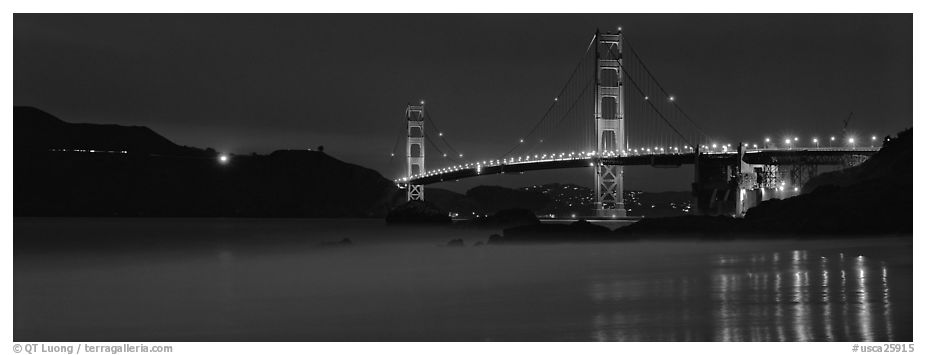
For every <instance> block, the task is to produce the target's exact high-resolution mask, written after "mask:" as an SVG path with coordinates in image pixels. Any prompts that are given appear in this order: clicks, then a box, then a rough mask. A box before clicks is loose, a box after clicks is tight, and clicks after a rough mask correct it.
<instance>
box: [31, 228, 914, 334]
mask: <svg viewBox="0 0 926 355" xmlns="http://www.w3.org/2000/svg"><path fill="white" fill-rule="evenodd" d="M496 232H497V231H492V230H485V229H467V228H451V227H386V226H385V225H384V223H383V222H382V221H381V220H305V219H292V220H282V219H281V220H257V219H162V218H157V219H156V218H151V219H81V218H60V219H59V218H15V219H14V236H15V238H16V242H15V245H14V247H15V253H14V322H13V325H14V340H15V341H17V342H21V341H74V340H81V341H178V340H193V341H195V340H201V341H207V340H244V341H274V340H291V341H340V340H347V341H361V340H434V341H441V340H462V341H470V340H473V341H476V340H497V341H507V340H560V341H569V340H577V341H729V340H732V341H912V329H913V320H912V310H913V301H912V294H913V291H912V282H913V277H912V274H913V270H912V263H913V262H912V256H913V252H912V238H910V237H909V236H907V237H900V238H888V239H883V238H882V239H873V238H871V239H851V240H812V241H794V240H782V241H727V242H719V241H718V242H699V241H646V242H644V241H641V242H624V243H620V242H618V243H607V244H536V245H504V246H498V245H492V246H480V247H473V244H474V243H475V242H477V241H483V242H484V241H486V240H487V239H488V236H489V235H490V234H492V233H496ZM49 235H59V236H60V235H64V236H66V237H68V238H75V240H81V239H82V238H91V237H99V236H109V237H113V238H120V239H121V238H125V239H126V240H132V239H136V240H151V239H154V240H157V238H164V240H170V242H163V243H160V242H144V243H130V244H127V245H121V246H119V247H100V246H96V245H83V246H81V247H76V248H53V247H48V248H42V247H39V248H35V247H29V248H26V247H23V245H24V243H22V242H21V241H24V240H29V239H30V238H32V239H37V238H42V237H45V236H49ZM342 238H350V239H351V241H352V242H353V244H352V245H351V246H345V247H320V246H319V245H318V244H319V243H321V242H324V241H338V240H341V239H342ZM454 238H462V239H464V241H465V243H466V247H465V248H452V247H444V246H442V245H445V244H446V243H447V241H448V240H450V239H454ZM178 240H181V241H183V243H178V242H177V241H178ZM250 240H269V242H260V243H252V242H249V241H250ZM181 245H182V246H181Z"/></svg>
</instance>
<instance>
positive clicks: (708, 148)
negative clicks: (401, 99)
mask: <svg viewBox="0 0 926 355" xmlns="http://www.w3.org/2000/svg"><path fill="white" fill-rule="evenodd" d="M442 133H443V132H441V134H442ZM877 140H878V137H877V135H872V136H871V147H872V148H873V147H874V145H875V144H876V142H877ZM518 141H519V143H524V138H519V139H518ZM843 141H844V142H845V143H846V145H843V146H836V145H835V144H836V142H837V139H836V136H830V137H829V145H828V147H824V148H821V147H820V142H821V140H820V139H819V138H817V137H812V138H811V139H810V142H811V143H813V145H814V146H813V147H810V146H798V144H799V142H800V137H796V136H787V137H784V138H782V139H781V140H780V142H782V143H784V145H785V146H784V147H779V146H777V145H776V144H775V143H774V142H773V140H772V138H770V137H766V138H765V139H764V144H762V146H761V147H760V145H759V143H743V147H744V148H745V149H751V150H779V149H788V150H790V149H832V148H855V147H856V144H858V143H859V142H860V140H858V139H856V138H855V137H854V136H848V137H846V138H845V139H844V140H843ZM736 151H737V149H735V148H734V146H733V145H732V144H730V143H726V144H718V143H711V144H709V145H708V144H704V145H701V146H700V149H698V153H700V154H730V153H733V152H736ZM694 152H695V147H694V146H688V145H683V146H681V147H678V146H669V147H639V148H628V149H626V150H620V151H618V150H605V151H601V152H598V151H594V150H593V151H581V152H574V151H572V152H568V153H567V152H559V153H543V154H541V153H537V154H533V155H531V154H528V155H523V156H517V157H510V158H504V159H492V160H483V161H476V162H469V163H465V164H458V165H453V166H448V167H444V168H440V169H435V170H428V171H425V172H422V173H420V174H416V175H412V176H407V177H403V178H400V179H396V180H394V181H395V182H407V181H409V180H414V179H418V178H423V177H430V176H436V175H440V174H446V173H452V172H456V171H461V170H467V169H476V173H477V174H479V173H481V170H482V168H484V167H495V166H500V165H515V164H526V163H539V162H547V161H568V160H585V159H592V158H596V157H598V158H609V157H630V156H651V155H675V154H692V153H694ZM460 157H461V158H462V157H463V154H462V153H461V154H460ZM589 166H594V163H589Z"/></svg>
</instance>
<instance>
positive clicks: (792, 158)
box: [397, 147, 880, 185]
mask: <svg viewBox="0 0 926 355" xmlns="http://www.w3.org/2000/svg"><path fill="white" fill-rule="evenodd" d="M879 149H880V148H877V147H876V148H852V149H850V148H794V149H750V150H746V151H745V152H744V154H743V161H745V162H746V163H748V164H757V165H759V164H763V165H795V164H816V165H840V164H843V163H844V161H845V158H846V157H850V156H871V155H873V154H874V153H876V152H877V151H878V150H879ZM696 157H697V154H695V153H678V154H641V155H625V156H604V157H597V156H591V155H585V156H578V157H551V158H546V159H530V160H525V161H508V162H498V163H492V162H489V163H488V164H481V163H471V164H466V165H463V166H457V167H450V168H443V169H437V170H433V171H429V172H427V173H425V174H422V175H420V176H415V177H412V178H411V179H400V180H397V182H403V183H409V184H414V185H428V184H433V183H438V182H442V181H454V180H459V179H465V178H470V177H476V176H483V175H495V174H505V173H521V172H525V171H533V170H550V169H569V168H581V167H590V166H594V165H595V164H603V165H623V166H646V165H648V166H654V167H678V166H681V165H686V164H694V163H695V159H696ZM700 157H701V159H721V160H729V164H735V163H736V157H737V152H736V151H726V152H709V153H701V154H700Z"/></svg>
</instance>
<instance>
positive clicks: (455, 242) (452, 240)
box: [447, 239, 466, 247]
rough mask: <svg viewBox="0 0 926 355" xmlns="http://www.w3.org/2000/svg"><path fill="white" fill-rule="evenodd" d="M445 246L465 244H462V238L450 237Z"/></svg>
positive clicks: (461, 245)
mask: <svg viewBox="0 0 926 355" xmlns="http://www.w3.org/2000/svg"><path fill="white" fill-rule="evenodd" d="M447 246H448V247H463V246H466V245H465V244H463V239H451V240H450V241H449V242H447Z"/></svg>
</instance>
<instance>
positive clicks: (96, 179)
mask: <svg viewBox="0 0 926 355" xmlns="http://www.w3.org/2000/svg"><path fill="white" fill-rule="evenodd" d="M13 113H14V133H13V134H14V162H13V191H14V201H13V212H14V215H15V216H227V217H366V216H385V214H386V212H387V211H388V209H389V207H390V206H392V205H394V204H395V202H394V201H396V200H400V199H401V198H402V196H401V191H398V189H396V188H395V185H394V184H393V183H392V182H391V181H390V180H388V179H386V178H384V177H382V176H381V175H380V174H379V173H377V172H376V171H374V170H371V169H367V168H364V167H360V166H357V165H353V164H348V163H345V162H342V161H340V160H338V159H335V158H333V157H331V156H329V155H327V154H325V153H322V152H315V151H302V150H300V151H276V152H274V153H272V154H270V155H251V156H232V157H231V159H230V161H229V162H228V164H220V163H219V162H218V160H217V159H216V158H217V157H216V155H215V153H214V152H209V151H207V150H202V149H197V148H190V147H182V146H179V145H176V144H174V143H172V142H170V141H169V140H168V139H166V138H164V137H162V136H160V135H158V134H157V133H155V132H154V131H152V130H150V129H148V128H146V127H125V126H118V125H96V124H74V123H67V122H64V121H62V120H60V119H58V118H56V117H54V116H52V115H50V114H48V113H45V112H43V111H40V110H38V109H35V108H28V107H16V108H14V110H13ZM59 149H64V150H66V151H56V150H59ZM75 149H80V150H84V152H74V151H71V150H75ZM90 150H94V151H95V152H94V153H90V152H89V151H90ZM100 151H112V152H113V153H110V152H104V153H101V152H100ZM122 151H126V152H127V153H121V152H122ZM116 152H118V153H116Z"/></svg>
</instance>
